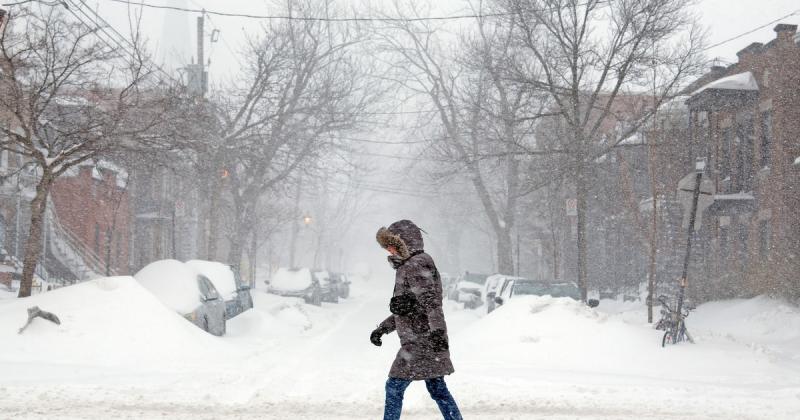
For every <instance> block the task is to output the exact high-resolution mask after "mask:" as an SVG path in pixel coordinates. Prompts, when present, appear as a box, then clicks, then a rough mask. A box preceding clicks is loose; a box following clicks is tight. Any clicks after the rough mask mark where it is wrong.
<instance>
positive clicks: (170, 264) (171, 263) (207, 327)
mask: <svg viewBox="0 0 800 420" xmlns="http://www.w3.org/2000/svg"><path fill="white" fill-rule="evenodd" d="M133 277H134V278H135V279H136V281H138V282H139V284H141V285H142V286H144V288H145V289H147V290H149V291H150V292H151V293H152V294H153V295H155V296H156V297H157V298H158V299H159V300H161V302H163V303H164V305H166V306H167V307H168V308H170V309H172V310H174V311H175V312H177V313H179V314H180V315H182V316H183V317H184V318H186V319H187V320H189V321H190V322H192V323H193V324H195V325H197V326H198V327H200V328H202V329H203V330H204V331H206V332H208V333H210V334H214V335H224V334H225V330H226V325H225V302H224V301H223V300H222V298H221V296H220V295H219V293H218V292H217V289H216V288H215V287H214V284H213V283H212V282H211V280H209V279H208V278H207V277H206V276H204V275H203V274H201V273H199V272H197V271H195V270H194V269H193V268H192V267H190V266H189V265H187V264H184V263H182V262H180V261H177V260H161V261H155V262H152V263H150V264H148V265H146V266H145V267H144V268H142V269H141V270H139V272H137V273H136V274H134V275H133Z"/></svg>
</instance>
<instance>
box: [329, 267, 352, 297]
mask: <svg viewBox="0 0 800 420" xmlns="http://www.w3.org/2000/svg"><path fill="white" fill-rule="evenodd" d="M330 278H331V279H332V280H334V281H335V283H336V285H337V289H336V290H337V292H338V294H339V297H340V298H343V299H347V298H348V297H349V296H350V280H349V279H348V278H347V275H346V274H344V273H335V272H332V273H330Z"/></svg>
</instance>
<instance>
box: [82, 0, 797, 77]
mask: <svg viewBox="0 0 800 420" xmlns="http://www.w3.org/2000/svg"><path fill="white" fill-rule="evenodd" d="M87 3H88V4H92V5H94V6H95V7H96V8H97V11H98V12H99V13H100V14H101V15H102V16H103V17H104V18H106V19H107V20H108V21H109V23H111V24H112V25H114V26H115V27H117V28H118V29H120V30H124V29H125V28H126V26H127V22H126V19H127V18H126V16H127V6H126V5H124V4H121V3H116V2H113V1H111V0H87ZM145 3H148V4H156V5H170V6H177V7H184V8H190V9H199V8H205V9H207V10H213V11H221V12H231V13H250V14H260V15H268V14H278V13H280V8H278V7H276V6H275V2H274V1H272V0H145ZM386 3H388V0H338V1H337V4H339V5H342V6H346V7H349V8H352V9H354V10H355V11H356V12H357V13H358V14H359V15H362V16H367V15H371V14H373V15H374V13H373V10H371V9H374V8H375V7H376V5H378V4H386ZM431 4H435V5H436V8H435V9H434V10H432V11H431V14H435V15H446V14H448V13H449V14H452V13H460V12H463V11H464V7H465V6H464V5H465V3H464V2H463V1H461V0H438V1H434V2H431ZM696 10H697V13H698V14H699V15H700V17H701V20H702V23H703V24H704V25H705V26H706V27H707V28H708V30H709V35H710V38H709V41H710V44H716V43H718V42H721V41H724V40H726V39H729V38H731V37H734V36H736V35H739V34H741V33H743V32H746V31H748V30H751V29H754V28H756V27H758V26H761V25H763V24H766V23H768V22H770V21H773V20H775V19H778V18H780V17H782V16H785V15H788V14H790V13H792V12H795V11H799V12H800V2H798V1H797V0H700V1H699V2H698V4H697V6H696ZM197 16H198V14H197V13H185V12H173V11H162V10H155V9H145V11H144V15H143V17H144V24H143V31H144V32H145V35H146V36H147V38H148V39H149V40H150V46H151V48H157V49H158V51H159V55H158V56H159V57H161V58H162V59H163V60H166V63H165V64H166V66H167V67H170V68H174V67H176V66H178V65H179V64H180V63H182V62H188V61H189V60H191V59H192V58H193V57H194V56H195V45H196V44H195V42H196V41H195V25H196V19H197ZM260 22H261V21H259V20H257V19H247V18H240V17H223V16H211V17H210V18H209V19H207V20H206V34H207V35H210V33H211V31H212V30H213V29H218V30H219V31H220V40H219V42H216V43H207V44H206V51H207V52H206V58H207V59H210V60H211V65H210V67H209V71H210V73H211V77H212V80H218V79H219V77H221V76H224V75H225V74H229V72H230V71H231V69H235V68H237V67H238V65H237V64H236V58H235V54H234V52H235V51H237V50H238V49H239V48H240V47H241V45H242V43H243V41H244V38H245V35H244V34H245V33H247V32H249V33H254V32H257V31H258V28H259V24H260ZM781 22H784V23H792V24H800V13H798V14H796V15H794V16H791V17H788V18H785V19H782V20H781ZM774 26H775V25H774V24H770V25H768V26H767V27H765V28H762V29H760V30H758V31H755V32H754V33H752V34H748V35H746V36H743V37H742V38H739V39H737V40H734V41H731V42H728V43H726V44H724V45H721V46H718V47H715V48H712V49H711V50H710V51H709V56H710V57H719V58H721V59H722V60H724V61H725V62H728V63H730V62H735V61H736V52H737V51H739V50H740V49H742V48H744V47H745V46H747V45H749V44H750V43H752V42H764V43H766V42H768V41H769V40H771V39H772V38H773V37H774V36H775V34H774V32H773V31H772V28H773V27H774Z"/></svg>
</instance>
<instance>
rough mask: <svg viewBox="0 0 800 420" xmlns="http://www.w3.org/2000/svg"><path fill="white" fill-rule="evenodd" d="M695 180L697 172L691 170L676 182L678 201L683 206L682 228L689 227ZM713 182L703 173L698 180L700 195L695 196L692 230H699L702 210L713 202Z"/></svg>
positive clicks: (701, 223)
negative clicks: (694, 214) (695, 206)
mask: <svg viewBox="0 0 800 420" xmlns="http://www.w3.org/2000/svg"><path fill="white" fill-rule="evenodd" d="M696 182H697V173H695V172H692V173H690V174H688V175H686V176H685V177H683V178H682V179H681V180H680V181H679V182H678V201H679V202H680V203H681V206H683V223H682V226H683V229H689V217H690V216H691V215H690V213H691V212H692V194H693V193H694V185H695V183H696ZM714 193H715V189H714V183H713V182H711V180H710V179H708V177H707V176H705V175H703V178H702V180H701V181H700V196H699V197H698V198H697V215H696V216H695V223H694V230H695V231H698V230H700V226H702V225H703V211H704V210H705V209H707V208H708V207H709V206H711V205H712V204H714Z"/></svg>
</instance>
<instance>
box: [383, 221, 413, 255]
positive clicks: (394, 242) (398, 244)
mask: <svg viewBox="0 0 800 420" xmlns="http://www.w3.org/2000/svg"><path fill="white" fill-rule="evenodd" d="M375 239H376V240H377V241H378V244H379V245H380V246H381V248H383V249H386V248H388V247H389V246H393V247H395V249H397V252H398V253H399V254H400V257H401V258H403V259H404V260H405V259H407V258H409V257H411V252H409V250H408V245H406V243H405V242H404V241H403V239H402V238H400V235H395V234H394V233H392V232H391V231H390V230H389V229H386V228H385V227H382V228H380V229H378V233H376V234H375Z"/></svg>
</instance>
